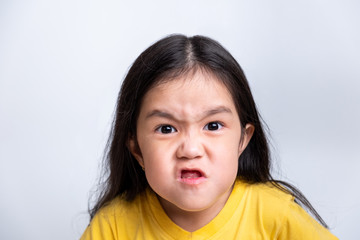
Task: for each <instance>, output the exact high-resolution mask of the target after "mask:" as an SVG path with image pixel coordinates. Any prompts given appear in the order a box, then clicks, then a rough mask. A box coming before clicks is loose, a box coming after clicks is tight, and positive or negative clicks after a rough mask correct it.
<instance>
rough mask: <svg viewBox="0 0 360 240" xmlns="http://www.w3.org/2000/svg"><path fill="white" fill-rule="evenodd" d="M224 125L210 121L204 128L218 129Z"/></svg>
mask: <svg viewBox="0 0 360 240" xmlns="http://www.w3.org/2000/svg"><path fill="white" fill-rule="evenodd" d="M222 127H223V125H222V124H221V123H219V122H209V123H208V124H206V125H205V127H204V129H205V130H209V131H216V130H219V129H221V128H222Z"/></svg>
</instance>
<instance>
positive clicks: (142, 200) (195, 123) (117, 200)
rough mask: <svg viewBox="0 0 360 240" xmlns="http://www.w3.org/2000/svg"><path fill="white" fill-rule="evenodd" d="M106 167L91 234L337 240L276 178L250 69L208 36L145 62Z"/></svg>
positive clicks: (175, 39)
mask: <svg viewBox="0 0 360 240" xmlns="http://www.w3.org/2000/svg"><path fill="white" fill-rule="evenodd" d="M106 167H107V170H108V173H109V175H108V176H107V179H106V181H105V185H104V189H103V191H102V192H101V195H100V197H99V199H98V201H97V203H96V204H95V206H94V207H93V209H91V210H90V216H91V219H92V220H91V223H90V225H89V226H88V228H87V229H86V230H85V232H84V234H83V236H82V237H81V239H83V240H89V239H99V240H100V239H106V240H110V239H337V238H336V237H335V236H333V235H332V234H331V233H330V232H329V231H328V230H327V229H326V225H325V223H324V221H323V220H322V219H321V218H320V216H319V215H318V214H317V213H316V211H315V210H314V209H313V208H312V207H311V205H310V203H309V202H307V200H306V199H305V197H304V196H303V195H302V194H301V193H300V192H299V191H298V190H296V189H295V188H294V187H292V186H291V185H289V184H287V183H285V182H280V181H276V180H274V179H273V178H272V176H271V175H270V158H269V149H268V144H267V140H266V137H265V134H264V131H263V128H262V124H261V122H260V119H259V114H258V112H257V109H256V105H255V103H254V100H253V97H252V94H251V91H250V88H249V85H248V82H247V80H246V78H245V75H244V73H243V71H242V70H241V68H240V66H239V64H238V63H237V62H236V60H235V59H234V58H233V57H232V56H231V55H230V53H228V52H227V51H226V50H225V49H224V48H223V47H222V46H221V45H220V44H219V43H217V42H216V41H214V40H212V39H209V38H206V37H202V36H194V37H190V38H188V37H185V36H182V35H172V36H169V37H166V38H164V39H162V40H160V41H158V42H156V43H155V44H153V45H152V46H150V47H149V48H148V49H146V50H145V51H144V52H143V53H142V54H141V55H140V56H139V57H138V58H137V59H136V61H135V62H134V64H133V65H132V67H131V68H130V70H129V72H128V74H127V76H126V78H125V80H124V82H123V84H122V87H121V90H120V94H119V98H118V102H117V111H116V116H115V120H114V124H113V128H112V132H111V135H110V138H109V144H108V152H107V165H106ZM298 203H302V205H303V206H305V207H306V208H308V209H309V210H310V212H312V213H313V214H314V215H315V216H316V218H317V219H318V221H319V222H320V223H321V224H320V223H318V222H317V221H316V220H314V219H313V218H312V217H310V215H308V213H307V212H306V211H304V210H303V208H302V207H301V206H300V205H299V204H298Z"/></svg>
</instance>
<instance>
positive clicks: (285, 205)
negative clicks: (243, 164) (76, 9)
mask: <svg viewBox="0 0 360 240" xmlns="http://www.w3.org/2000/svg"><path fill="white" fill-rule="evenodd" d="M245 194H247V195H248V196H247V200H248V201H249V202H251V203H249V204H248V206H252V207H251V209H252V211H254V212H255V214H256V216H258V221H259V222H261V224H262V226H263V227H264V228H265V229H266V231H267V232H268V233H269V234H270V235H271V236H273V237H274V238H276V239H337V238H336V237H335V236H334V235H332V234H331V233H330V231H329V230H328V229H326V228H325V227H323V226H322V225H321V224H319V223H318V222H317V221H316V220H315V219H314V218H313V217H312V216H310V215H309V214H308V213H307V212H306V211H305V210H304V209H303V208H302V207H301V206H300V205H299V204H297V203H296V202H295V199H294V197H293V196H292V195H291V194H289V193H286V192H285V191H282V190H280V189H279V188H277V187H275V186H274V185H273V184H271V183H266V184H247V186H246V191H245Z"/></svg>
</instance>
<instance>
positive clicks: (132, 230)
mask: <svg viewBox="0 0 360 240" xmlns="http://www.w3.org/2000/svg"><path fill="white" fill-rule="evenodd" d="M113 239H121V240H125V239H137V240H140V239H146V240H152V239H156V240H159V239H179V240H185V239H193V240H200V239H212V240H215V239H219V240H224V239H246V240H250V239H256V240H258V239H286V240H288V239H291V240H296V239H306V240H308V239H312V240H316V239H324V240H325V239H337V238H336V237H335V236H334V235H332V234H331V233H330V232H329V231H328V230H327V229H326V228H324V227H323V226H321V225H320V224H319V223H318V222H317V221H316V220H314V219H313V218H312V217H310V216H309V215H308V214H307V212H306V211H304V210H303V209H302V208H301V207H300V206H299V205H298V204H296V203H295V202H294V199H293V197H292V196H290V195H289V194H286V193H284V192H282V191H280V190H278V189H277V188H275V187H272V186H271V185H269V184H246V183H243V182H241V181H239V180H237V181H236V182H235V185H234V188H233V191H232V193H231V195H230V197H229V199H228V201H227V202H226V204H225V206H224V208H223V209H222V210H221V211H220V213H219V214H218V215H217V216H216V217H215V218H214V219H213V220H212V221H211V222H210V223H208V224H207V225H206V226H204V227H202V228H201V229H198V230H197V231H195V232H188V231H185V230H184V229H182V228H180V227H179V226H177V225H176V224H175V223H174V222H172V221H171V220H170V218H169V217H168V216H167V215H166V213H165V212H164V210H163V208H162V207H161V205H160V203H159V201H158V199H157V197H156V194H155V193H154V192H152V191H151V190H150V189H148V190H147V191H146V192H144V193H142V194H139V195H138V196H137V197H136V198H135V200H134V201H132V202H126V201H125V200H122V199H121V198H120V197H117V198H115V199H114V200H113V201H111V203H110V204H109V205H107V206H106V207H103V208H102V209H100V210H99V211H98V212H97V214H96V215H95V217H94V218H93V219H92V221H91V223H90V225H89V226H88V227H87V229H86V230H85V232H84V234H83V235H82V237H81V240H113Z"/></svg>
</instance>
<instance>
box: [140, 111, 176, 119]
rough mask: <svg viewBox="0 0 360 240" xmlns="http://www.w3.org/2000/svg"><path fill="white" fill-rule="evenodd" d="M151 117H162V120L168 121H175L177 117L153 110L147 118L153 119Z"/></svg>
mask: <svg viewBox="0 0 360 240" xmlns="http://www.w3.org/2000/svg"><path fill="white" fill-rule="evenodd" d="M151 117H161V118H168V119H172V120H175V117H174V116H173V115H171V114H170V113H167V112H164V111H160V110H153V111H151V112H150V113H148V114H147V115H146V118H151Z"/></svg>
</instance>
